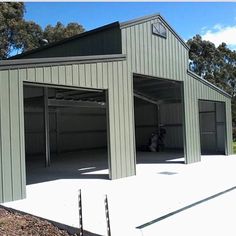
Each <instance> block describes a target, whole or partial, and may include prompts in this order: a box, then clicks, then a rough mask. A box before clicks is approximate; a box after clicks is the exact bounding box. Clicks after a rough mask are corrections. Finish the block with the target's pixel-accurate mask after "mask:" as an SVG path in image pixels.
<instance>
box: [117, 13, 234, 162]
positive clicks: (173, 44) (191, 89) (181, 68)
mask: <svg viewBox="0 0 236 236" xmlns="http://www.w3.org/2000/svg"><path fill="white" fill-rule="evenodd" d="M158 18H159V17H156V19H152V20H148V19H147V20H146V21H141V22H140V23H139V22H137V24H131V25H124V26H123V27H122V28H121V36H122V53H123V54H126V55H127V63H128V69H129V70H130V71H132V72H133V73H137V74H142V75H147V76H154V77H156V78H165V79H172V80H178V81H184V89H183V92H184V115H185V117H184V120H185V127H184V130H185V138H184V140H185V141H184V143H185V144H184V146H185V158H186V163H192V162H197V161H200V159H201V156H200V130H199V114H198V99H208V100H217V101H223V102H225V103H226V122H227V154H231V153H232V120H231V100H230V99H229V98H227V97H225V96H224V95H222V94H221V93H219V92H217V91H215V90H214V89H212V88H210V87H209V86H207V85H205V84H203V83H201V82H200V81H198V80H196V79H195V78H193V77H191V76H189V75H187V69H188V58H189V57H188V50H187V49H186V47H185V46H184V45H183V44H182V43H181V42H180V41H179V40H178V39H177V38H176V37H175V35H174V34H173V32H172V31H171V30H170V28H169V27H168V25H166V23H165V22H164V21H162V19H158ZM159 20H160V21H161V22H162V23H163V25H164V26H165V27H166V29H167V37H166V39H165V38H163V37H159V36H157V35H154V34H153V33H152V24H153V23H155V22H158V21H159Z"/></svg>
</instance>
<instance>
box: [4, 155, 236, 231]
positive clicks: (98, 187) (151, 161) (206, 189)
mask: <svg viewBox="0 0 236 236" xmlns="http://www.w3.org/2000/svg"><path fill="white" fill-rule="evenodd" d="M169 154H170V153H169ZM169 154H167V153H164V154H162V156H165V155H166V157H167V158H166V159H165V160H164V159H163V160H162V161H156V163H155V155H154V154H153V153H151V154H150V153H138V155H137V156H138V160H139V161H138V164H137V175H136V176H132V177H128V178H124V179H119V180H114V181H110V180H107V179H104V178H100V179H99V178H80V179H77V178H64V179H63V178H59V177H58V178H54V179H53V178H52V179H51V180H50V178H49V179H48V180H47V181H45V182H41V183H35V184H30V185H28V186H27V198H26V199H24V200H20V201H15V202H10V203H6V204H4V206H7V207H11V208H15V209H17V210H21V211H24V212H28V213H31V214H34V215H37V216H40V217H43V218H46V219H50V220H53V221H56V222H59V223H63V224H67V225H70V226H73V227H78V222H79V220H78V201H77V199H78V189H82V201H83V222H84V229H86V230H88V231H90V232H93V233H97V234H100V235H107V234H106V221H105V210H104V195H105V194H107V195H108V201H109V210H110V221H111V235H112V236H116V235H117V236H121V235H124V236H133V235H134V236H136V235H137V236H138V235H153V236H155V235H162V236H163V235H171V236H173V235H181V236H182V235H186V236H187V235H188V236H189V235H214V236H215V235H227V236H228V235H236V228H235V227H234V225H235V224H234V221H233V219H235V218H236V204H235V199H236V190H234V188H233V189H232V187H235V186H236V171H235V167H236V155H232V156H229V157H228V156H202V162H199V163H195V164H191V165H184V164H182V161H183V157H182V156H181V154H173V153H171V155H169ZM156 158H157V157H156ZM142 159H143V160H142ZM160 159H161V158H160ZM145 160H146V161H145ZM168 161H169V162H170V163H168ZM68 168H69V167H68ZM86 174H89V175H95V176H96V175H99V174H107V169H98V170H93V169H90V170H88V172H87V173H86ZM227 189H230V191H228V192H224V193H222V192H223V191H225V190H227ZM217 193H222V194H220V195H217V196H216V197H214V198H210V199H208V198H209V197H210V196H213V195H215V194H217ZM203 199H205V200H204V201H203V202H201V203H199V204H198V202H199V201H200V200H203ZM194 203H195V204H196V203H197V204H196V205H194ZM186 206H189V207H187V208H186V209H184V210H181V211H179V212H178V210H179V209H182V208H184V207H186ZM173 212H174V214H173V215H169V216H168V217H166V218H164V219H163V220H160V219H159V218H160V217H163V216H165V215H167V214H169V213H173ZM146 223H148V224H146Z"/></svg>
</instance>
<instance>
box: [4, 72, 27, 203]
mask: <svg viewBox="0 0 236 236" xmlns="http://www.w3.org/2000/svg"><path fill="white" fill-rule="evenodd" d="M0 78H1V80H0V107H1V108H0V134H1V138H0V147H1V148H0V170H1V173H0V190H1V191H0V192H1V194H0V200H1V202H4V201H10V200H16V199H21V198H23V197H25V168H24V165H25V158H24V155H25V154H24V136H22V135H21V132H22V131H23V132H24V125H23V120H22V115H23V112H22V103H21V102H20V100H19V98H22V97H23V96H22V95H23V90H22V81H21V80H20V79H19V71H18V70H5V71H1V72H0ZM22 102H23V100H22Z"/></svg>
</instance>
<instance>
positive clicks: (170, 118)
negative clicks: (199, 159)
mask: <svg viewBox="0 0 236 236" xmlns="http://www.w3.org/2000/svg"><path fill="white" fill-rule="evenodd" d="M158 114H159V124H160V125H162V126H163V127H164V128H165V129H166V135H165V147H166V148H176V149H183V121H182V104H181V103H167V104H161V105H159V113H158Z"/></svg>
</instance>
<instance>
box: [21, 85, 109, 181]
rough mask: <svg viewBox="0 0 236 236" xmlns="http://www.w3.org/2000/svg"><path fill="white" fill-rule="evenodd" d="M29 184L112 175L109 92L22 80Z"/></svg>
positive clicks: (105, 177) (104, 177) (27, 178)
mask: <svg viewBox="0 0 236 236" xmlns="http://www.w3.org/2000/svg"><path fill="white" fill-rule="evenodd" d="M24 119H25V153H26V181H27V184H32V183H39V182H45V181H51V180H56V179H77V178H86V179H89V178H102V179H108V178H109V164H108V151H107V150H108V141H107V140H108V139H107V132H108V131H107V113H106V92H105V91H100V90H98V91H93V90H84V89H81V90H72V89H65V88H60V87H39V86H34V85H33V86H31V85H28V84H27V85H24Z"/></svg>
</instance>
